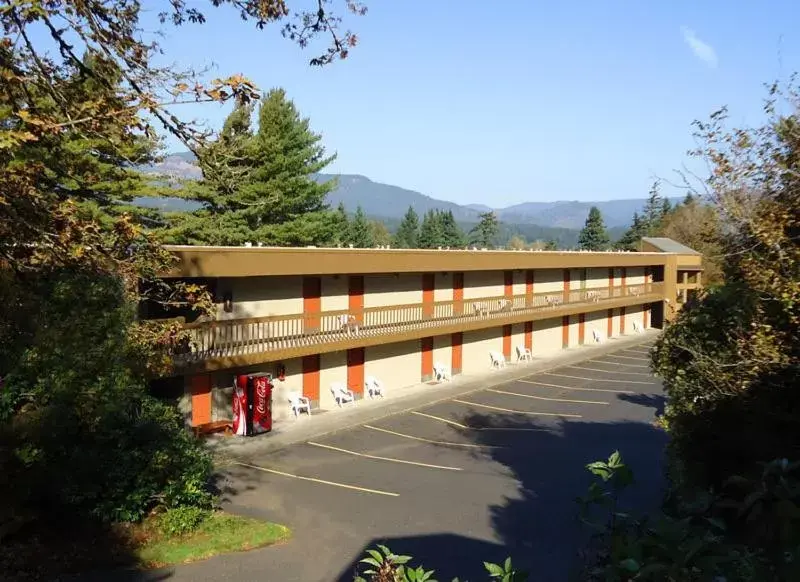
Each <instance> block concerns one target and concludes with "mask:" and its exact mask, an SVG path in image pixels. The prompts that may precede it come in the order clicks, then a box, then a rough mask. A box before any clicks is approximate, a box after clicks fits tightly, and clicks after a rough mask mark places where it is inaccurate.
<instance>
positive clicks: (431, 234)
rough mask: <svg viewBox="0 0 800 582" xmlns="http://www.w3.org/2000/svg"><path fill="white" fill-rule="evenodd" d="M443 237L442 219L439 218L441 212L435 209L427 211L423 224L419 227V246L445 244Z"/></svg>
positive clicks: (436, 246)
mask: <svg viewBox="0 0 800 582" xmlns="http://www.w3.org/2000/svg"><path fill="white" fill-rule="evenodd" d="M443 239H444V237H443V232H442V221H441V220H440V218H439V213H438V212H437V211H435V210H429V211H428V212H426V213H425V216H424V217H423V219H422V225H421V226H420V228H419V240H418V245H419V248H421V249H435V248H438V247H440V246H443V244H442V242H443Z"/></svg>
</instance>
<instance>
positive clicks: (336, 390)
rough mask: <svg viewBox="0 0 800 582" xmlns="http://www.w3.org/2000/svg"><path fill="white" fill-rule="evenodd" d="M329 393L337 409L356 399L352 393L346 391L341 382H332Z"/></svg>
mask: <svg viewBox="0 0 800 582" xmlns="http://www.w3.org/2000/svg"><path fill="white" fill-rule="evenodd" d="M331 393H332V394H333V399H334V400H335V401H336V404H337V405H338V406H339V408H341V407H342V404H346V403H348V402H354V401H355V399H356V397H355V396H354V395H353V391H352V390H348V388H347V387H346V386H345V385H344V384H342V383H341V382H334V383H333V384H331Z"/></svg>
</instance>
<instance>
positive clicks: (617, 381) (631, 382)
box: [543, 372, 655, 386]
mask: <svg viewBox="0 0 800 582" xmlns="http://www.w3.org/2000/svg"><path fill="white" fill-rule="evenodd" d="M543 373H544V374H547V375H548V376H556V377H558V378H572V379H573V380H586V381H587V382H612V383H614V384H646V385H648V386H652V385H654V384H655V382H642V381H640V380H611V379H606V378H584V377H583V376H570V375H569V374H553V373H552V372H543Z"/></svg>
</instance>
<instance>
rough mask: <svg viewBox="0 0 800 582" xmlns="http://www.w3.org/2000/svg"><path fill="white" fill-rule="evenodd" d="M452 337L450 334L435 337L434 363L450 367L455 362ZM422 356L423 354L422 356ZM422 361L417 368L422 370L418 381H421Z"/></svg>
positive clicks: (418, 375) (418, 374)
mask: <svg viewBox="0 0 800 582" xmlns="http://www.w3.org/2000/svg"><path fill="white" fill-rule="evenodd" d="M451 337H452V336H449V335H437V336H436V337H434V338H433V364H434V365H436V363H437V362H438V363H440V364H443V365H444V366H445V367H447V368H450V367H451V364H452V363H453V351H452V347H451ZM420 358H421V356H420ZM421 365H422V363H421V361H420V365H418V366H417V368H418V369H419V370H420V372H418V373H417V382H419V381H420V379H421V378H420V376H421V371H422V368H421Z"/></svg>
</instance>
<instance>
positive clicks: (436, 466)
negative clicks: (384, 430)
mask: <svg viewBox="0 0 800 582" xmlns="http://www.w3.org/2000/svg"><path fill="white" fill-rule="evenodd" d="M306 444H307V445H311V446H312V447H320V448H323V449H330V450H331V451H338V452H340V453H347V454H348V455H354V456H356V457H363V458H365V459H375V460H376V461H389V462H390V463H402V464H404V465H416V466H417V467H427V468H429V469H444V470H446V471H463V469H461V468H460V467H445V466H444V465H430V464H428V463H418V462H416V461H405V460H403V459H394V458H392V457H379V456H378V455H368V454H367V453H358V452H356V451H348V450H347V449H340V448H339V447H332V446H331V445H324V444H322V443H314V442H311V441H308V442H306Z"/></svg>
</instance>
